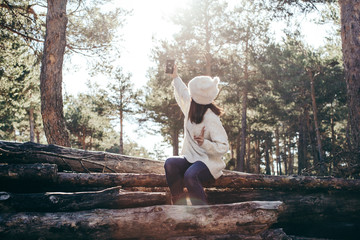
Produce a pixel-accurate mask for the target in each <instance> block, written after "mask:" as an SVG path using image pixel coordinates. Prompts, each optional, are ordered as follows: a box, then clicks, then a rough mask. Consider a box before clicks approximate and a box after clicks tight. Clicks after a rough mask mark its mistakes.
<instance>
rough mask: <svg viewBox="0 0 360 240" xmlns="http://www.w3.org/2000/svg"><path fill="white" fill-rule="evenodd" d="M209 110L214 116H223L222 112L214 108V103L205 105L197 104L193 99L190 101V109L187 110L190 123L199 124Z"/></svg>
mask: <svg viewBox="0 0 360 240" xmlns="http://www.w3.org/2000/svg"><path fill="white" fill-rule="evenodd" d="M208 108H210V109H211V111H213V112H214V113H215V114H216V115H218V116H221V115H222V114H223V110H222V109H221V108H220V107H218V106H216V105H215V104H214V103H210V104H207V105H202V104H198V103H197V102H195V101H194V100H193V99H191V104H190V109H189V119H190V121H191V122H192V123H196V124H199V123H201V122H202V121H203V118H204V114H205V113H206V111H207V110H208Z"/></svg>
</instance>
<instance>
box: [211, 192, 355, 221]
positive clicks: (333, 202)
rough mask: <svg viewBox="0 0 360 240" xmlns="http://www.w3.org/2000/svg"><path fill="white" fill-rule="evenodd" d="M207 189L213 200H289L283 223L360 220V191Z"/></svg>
mask: <svg viewBox="0 0 360 240" xmlns="http://www.w3.org/2000/svg"><path fill="white" fill-rule="evenodd" d="M205 192H206V194H207V196H208V200H209V203H210V204H228V203H234V202H243V201H254V200H255V201H282V202H283V203H284V204H285V211H283V212H282V213H281V214H280V216H279V219H278V222H279V223H286V222H293V223H299V222H306V223H310V222H313V223H315V224H316V223H319V222H324V221H339V222H341V221H342V222H345V221H360V192H344V191H335V190H334V191H328V192H306V191H299V192H296V191H291V192H288V191H282V190H274V189H238V190H234V189H216V188H207V189H205Z"/></svg>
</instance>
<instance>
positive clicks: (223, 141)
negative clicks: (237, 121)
mask: <svg viewBox="0 0 360 240" xmlns="http://www.w3.org/2000/svg"><path fill="white" fill-rule="evenodd" d="M205 131H210V139H204V143H203V144H202V145H201V147H202V148H203V149H205V151H206V153H207V154H208V155H209V156H216V157H222V156H223V155H224V154H225V153H226V152H227V151H228V150H229V143H228V137H227V134H226V131H225V129H224V127H223V126H222V123H221V121H220V118H219V117H216V118H214V119H212V121H211V122H210V123H209V124H208V126H206V128H205Z"/></svg>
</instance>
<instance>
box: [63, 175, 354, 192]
mask: <svg viewBox="0 0 360 240" xmlns="http://www.w3.org/2000/svg"><path fill="white" fill-rule="evenodd" d="M57 180H58V184H59V185H63V186H83V187H85V186H88V187H100V186H104V187H110V186H116V185H121V186H124V187H166V186H167V183H166V179H165V175H164V174H151V173H150V174H132V173H119V174H112V173H110V174H101V173H93V174H86V173H59V174H58V179H57ZM205 186H206V187H216V188H233V189H243V188H259V189H261V188H267V189H269V188H271V189H283V190H287V191H299V190H311V191H318V190H326V191H327V190H339V189H341V190H346V191H358V192H360V180H351V179H340V178H332V177H326V178H322V177H309V176H268V175H259V174H238V173H233V174H226V175H223V176H221V177H220V178H219V179H217V180H216V181H215V182H213V183H209V184H205Z"/></svg>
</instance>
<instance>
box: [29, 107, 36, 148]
mask: <svg viewBox="0 0 360 240" xmlns="http://www.w3.org/2000/svg"><path fill="white" fill-rule="evenodd" d="M29 125H30V142H35V132H34V108H33V106H31V105H30V109H29Z"/></svg>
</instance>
